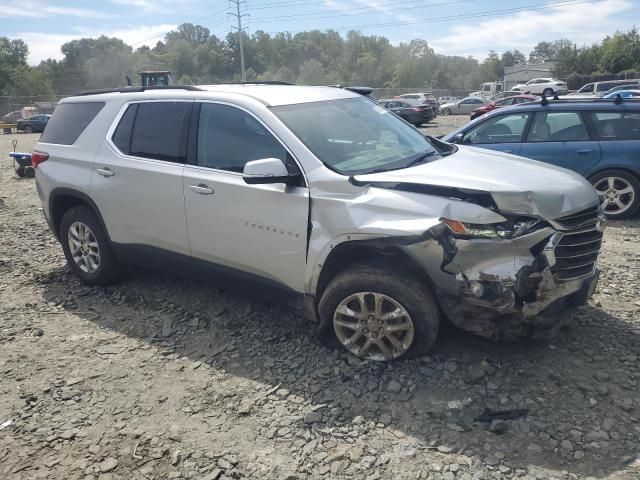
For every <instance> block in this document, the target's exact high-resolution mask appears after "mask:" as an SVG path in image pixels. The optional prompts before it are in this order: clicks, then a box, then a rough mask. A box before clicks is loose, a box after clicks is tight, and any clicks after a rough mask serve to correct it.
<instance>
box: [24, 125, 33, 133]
mask: <svg viewBox="0 0 640 480" xmlns="http://www.w3.org/2000/svg"><path fill="white" fill-rule="evenodd" d="M24 133H33V127H32V126H31V125H25V126H24Z"/></svg>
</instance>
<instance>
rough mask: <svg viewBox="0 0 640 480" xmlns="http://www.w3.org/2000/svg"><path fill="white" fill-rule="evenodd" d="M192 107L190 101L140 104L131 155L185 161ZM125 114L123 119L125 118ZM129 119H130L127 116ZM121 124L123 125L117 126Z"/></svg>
mask: <svg viewBox="0 0 640 480" xmlns="http://www.w3.org/2000/svg"><path fill="white" fill-rule="evenodd" d="M191 106H192V103H191V102H149V103H140V104H138V111H137V112H136V115H135V121H134V124H133V130H132V135H131V147H130V149H129V154H130V155H134V156H136V157H144V158H152V159H155V160H165V161H169V162H176V163H184V162H185V161H186V157H187V141H186V138H187V128H188V124H189V113H190V112H191ZM127 113H128V112H127ZM125 117H126V115H125ZM125 117H123V119H122V121H125ZM126 120H127V121H128V119H126ZM122 121H121V123H122ZM119 127H120V125H118V128H119ZM125 128H126V125H123V137H125V138H126V136H125V135H124V131H125Z"/></svg>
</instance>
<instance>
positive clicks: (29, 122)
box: [16, 115, 51, 133]
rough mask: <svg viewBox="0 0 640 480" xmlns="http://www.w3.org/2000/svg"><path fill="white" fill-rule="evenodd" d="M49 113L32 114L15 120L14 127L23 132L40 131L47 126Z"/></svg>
mask: <svg viewBox="0 0 640 480" xmlns="http://www.w3.org/2000/svg"><path fill="white" fill-rule="evenodd" d="M50 118H51V115H34V116H33V117H29V118H24V119H22V120H18V121H17V122H16V129H17V130H19V131H23V132H24V133H41V132H44V127H46V126H47V123H48V122H49V119H50Z"/></svg>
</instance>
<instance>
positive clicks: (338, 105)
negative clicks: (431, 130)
mask: <svg viewBox="0 0 640 480" xmlns="http://www.w3.org/2000/svg"><path fill="white" fill-rule="evenodd" d="M272 110H273V112H274V113H275V114H276V115H277V116H278V118H280V120H282V122H284V124H285V125H286V126H287V127H289V129H290V130H291V131H292V132H293V133H294V134H295V135H296V136H297V137H298V138H299V139H300V140H302V142H303V143H304V144H305V145H306V146H307V147H308V148H309V150H311V151H312V152H313V154H314V155H315V156H316V157H318V159H320V161H321V162H322V163H324V164H325V165H326V166H327V167H329V168H331V169H332V170H335V171H337V172H338V173H341V174H343V175H356V174H362V173H372V172H374V171H376V172H377V171H382V170H396V169H400V168H405V167H407V166H409V165H413V164H415V163H416V162H418V161H421V160H422V159H426V158H427V157H429V156H433V155H435V154H436V153H438V151H437V150H436V149H435V148H434V146H433V145H432V144H431V143H429V141H428V140H427V138H426V137H425V136H423V135H422V134H421V133H420V132H418V131H417V130H415V129H414V128H412V127H410V126H409V125H407V124H406V123H405V122H404V121H402V120H400V119H399V118H398V117H397V116H395V115H394V114H393V113H391V112H389V111H388V110H386V109H384V108H382V107H381V106H380V105H376V104H375V103H373V102H372V101H371V100H367V99H365V98H347V99H341V100H329V101H323V102H313V103H302V104H296V105H285V106H280V107H273V108H272Z"/></svg>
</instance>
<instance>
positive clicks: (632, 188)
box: [590, 170, 640, 219]
mask: <svg viewBox="0 0 640 480" xmlns="http://www.w3.org/2000/svg"><path fill="white" fill-rule="evenodd" d="M590 181H591V184H592V185H593V187H594V188H595V189H596V192H597V193H598V198H599V199H600V206H601V207H602V210H603V211H604V213H605V215H606V216H607V217H609V218H612V219H616V218H628V217H630V216H631V215H633V214H634V213H635V212H636V211H637V210H638V207H639V206H640V182H639V181H638V179H637V178H636V177H635V176H634V175H633V174H631V173H629V172H626V171H624V170H605V171H604V172H600V173H597V174H596V175H594V176H593V177H591V179H590Z"/></svg>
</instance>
